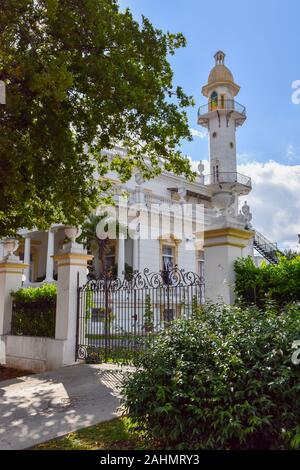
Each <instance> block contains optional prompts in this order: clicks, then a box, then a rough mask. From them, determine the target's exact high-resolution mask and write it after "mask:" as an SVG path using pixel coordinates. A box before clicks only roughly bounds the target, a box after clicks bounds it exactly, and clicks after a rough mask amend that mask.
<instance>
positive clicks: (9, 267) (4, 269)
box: [0, 257, 29, 274]
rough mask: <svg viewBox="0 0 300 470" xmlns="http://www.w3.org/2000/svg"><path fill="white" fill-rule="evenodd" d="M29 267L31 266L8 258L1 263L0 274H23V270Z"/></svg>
mask: <svg viewBox="0 0 300 470" xmlns="http://www.w3.org/2000/svg"><path fill="white" fill-rule="evenodd" d="M28 267H29V264H26V263H23V262H22V261H18V260H10V259H9V258H8V257H6V258H4V259H2V260H1V261H0V273H6V274H23V270H24V269H26V268H28Z"/></svg>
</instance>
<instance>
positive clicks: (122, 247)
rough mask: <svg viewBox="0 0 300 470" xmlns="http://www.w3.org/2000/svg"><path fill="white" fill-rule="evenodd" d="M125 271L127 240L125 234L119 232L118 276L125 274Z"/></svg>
mask: <svg viewBox="0 0 300 470" xmlns="http://www.w3.org/2000/svg"><path fill="white" fill-rule="evenodd" d="M124 271H125V240H124V238H123V234H122V233H120V234H119V243H118V278H122V277H123V276H124Z"/></svg>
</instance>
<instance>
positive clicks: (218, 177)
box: [204, 171, 252, 195]
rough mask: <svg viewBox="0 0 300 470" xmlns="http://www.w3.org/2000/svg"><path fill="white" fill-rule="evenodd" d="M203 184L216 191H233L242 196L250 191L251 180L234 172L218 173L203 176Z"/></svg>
mask: <svg viewBox="0 0 300 470" xmlns="http://www.w3.org/2000/svg"><path fill="white" fill-rule="evenodd" d="M204 184H205V185H208V186H211V187H212V189H214V190H217V189H221V190H224V189H225V190H228V189H230V190H233V189H234V190H235V191H236V192H237V193H238V194H240V195H244V194H248V193H249V192H250V191H251V188H252V183H251V178H250V177H249V176H246V175H242V174H240V173H236V172H228V171H223V172H218V173H217V174H213V175H205V177H204Z"/></svg>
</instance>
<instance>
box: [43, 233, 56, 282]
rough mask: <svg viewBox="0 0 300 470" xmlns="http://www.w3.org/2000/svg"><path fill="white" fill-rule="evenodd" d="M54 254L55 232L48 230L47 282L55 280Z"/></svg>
mask: <svg viewBox="0 0 300 470" xmlns="http://www.w3.org/2000/svg"><path fill="white" fill-rule="evenodd" d="M53 255H54V232H53V230H51V229H50V230H49V232H48V246H47V261H46V279H45V281H46V282H53V266H54V264H53Z"/></svg>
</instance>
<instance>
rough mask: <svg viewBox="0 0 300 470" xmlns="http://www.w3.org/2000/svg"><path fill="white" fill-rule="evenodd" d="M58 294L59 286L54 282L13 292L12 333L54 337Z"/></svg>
mask: <svg viewBox="0 0 300 470" xmlns="http://www.w3.org/2000/svg"><path fill="white" fill-rule="evenodd" d="M56 294H57V288H56V285H53V284H44V285H43V286H41V287H28V288H26V289H25V288H22V289H19V290H18V291H15V292H12V293H11V296H12V299H13V316H12V323H11V332H12V334H15V335H24V336H46V337H54V336H55V316H56Z"/></svg>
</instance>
